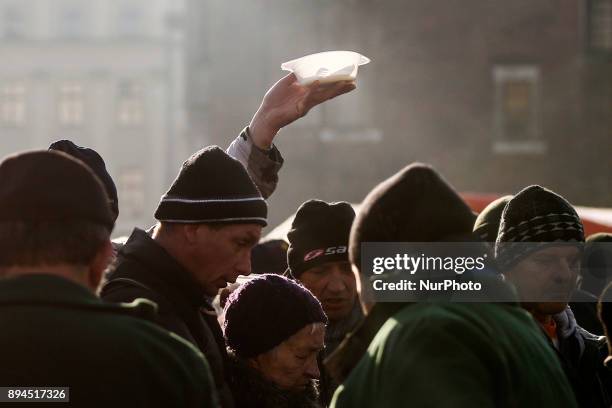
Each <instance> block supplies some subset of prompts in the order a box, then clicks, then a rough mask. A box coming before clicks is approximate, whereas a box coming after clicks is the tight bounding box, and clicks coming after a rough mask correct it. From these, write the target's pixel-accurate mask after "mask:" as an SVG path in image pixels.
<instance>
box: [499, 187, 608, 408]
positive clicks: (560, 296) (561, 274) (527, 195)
mask: <svg viewBox="0 0 612 408" xmlns="http://www.w3.org/2000/svg"><path fill="white" fill-rule="evenodd" d="M583 243H584V230H583V226H582V222H581V220H580V218H579V217H578V214H577V213H576V210H575V209H574V208H573V207H572V206H571V204H570V203H568V202H567V201H566V200H565V199H564V198H563V197H561V196H559V195H558V194H556V193H554V192H552V191H550V190H547V189H545V188H542V187H540V186H536V185H534V186H529V187H527V188H525V189H523V190H522V191H521V192H519V193H518V194H517V195H516V196H515V197H513V198H512V199H511V200H510V201H509V202H508V204H507V205H506V206H505V208H504V211H503V213H502V218H501V222H500V226H499V231H498V234H497V240H496V244H495V257H496V260H497V262H498V264H499V267H500V269H501V271H502V273H503V274H504V276H505V277H506V279H507V280H508V281H509V282H511V283H512V284H514V285H515V287H516V289H517V291H518V295H519V299H520V301H521V305H522V307H523V308H524V309H526V310H527V311H528V312H529V313H530V314H531V315H532V316H533V317H534V319H535V320H536V321H537V322H538V323H539V324H540V326H541V328H542V330H543V331H544V332H545V333H546V337H547V339H548V342H549V344H550V346H551V347H552V348H553V349H554V351H555V353H556V354H557V356H558V358H559V360H560V361H561V365H562V367H563V369H564V371H565V374H566V376H567V378H568V380H569V381H570V384H571V385H572V388H573V389H574V393H575V394H576V399H577V401H578V404H579V406H581V407H602V408H603V407H609V406H610V403H611V402H612V401H611V399H610V390H611V389H612V383H611V382H610V375H609V373H607V372H606V371H605V370H604V368H603V366H602V364H601V362H602V360H603V358H602V357H603V356H604V355H605V353H606V341H605V339H604V338H603V337H601V336H596V335H593V334H591V333H589V332H588V331H586V330H584V329H583V328H582V327H580V326H579V325H578V324H577V323H576V319H575V318H574V314H573V313H572V310H571V308H569V307H568V302H569V300H570V298H571V295H572V292H573V290H574V288H575V286H576V279H577V277H578V274H579V272H580V264H581V257H582V244H583Z"/></svg>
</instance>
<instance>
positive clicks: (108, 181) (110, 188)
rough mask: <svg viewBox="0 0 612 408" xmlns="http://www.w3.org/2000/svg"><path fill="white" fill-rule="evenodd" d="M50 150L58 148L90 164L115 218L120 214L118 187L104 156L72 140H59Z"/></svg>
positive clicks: (52, 144)
mask: <svg viewBox="0 0 612 408" xmlns="http://www.w3.org/2000/svg"><path fill="white" fill-rule="evenodd" d="M49 150H58V151H60V152H64V153H67V154H69V155H70V156H72V157H74V158H77V159H79V160H81V161H82V162H83V163H85V164H86V165H88V166H89V168H90V169H91V170H93V172H94V173H95V174H96V176H98V178H99V179H100V181H101V182H102V184H104V188H105V190H106V194H107V195H108V199H109V202H110V206H111V211H112V212H113V216H114V218H115V220H117V217H118V216H119V199H118V197H117V187H116V186H115V182H114V181H113V178H112V177H111V176H110V174H108V171H107V170H106V164H105V163H104V160H103V159H102V156H100V155H99V154H98V152H96V151H95V150H93V149H90V148H88V147H81V146H77V145H76V144H74V143H73V142H72V141H70V140H58V141H56V142H53V143H51V145H50V146H49Z"/></svg>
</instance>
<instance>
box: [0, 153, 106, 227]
mask: <svg viewBox="0 0 612 408" xmlns="http://www.w3.org/2000/svg"><path fill="white" fill-rule="evenodd" d="M77 220H78V221H90V222H92V223H95V224H99V225H102V226H105V227H108V229H109V231H111V230H112V229H113V225H114V223H115V220H114V218H113V215H112V214H111V210H110V206H109V203H108V197H107V195H106V192H105V190H104V186H103V185H102V183H101V182H100V180H99V179H98V177H97V176H96V175H95V174H94V173H93V171H92V170H91V169H90V168H89V167H87V166H86V165H85V164H83V162H81V161H80V160H77V159H74V158H73V157H71V156H69V155H67V154H65V153H61V152H57V151H47V150H40V151H29V152H25V153H19V154H15V155H12V156H8V157H6V158H5V159H4V160H3V161H2V163H0V222H1V221H11V222H12V221H23V222H70V221H77Z"/></svg>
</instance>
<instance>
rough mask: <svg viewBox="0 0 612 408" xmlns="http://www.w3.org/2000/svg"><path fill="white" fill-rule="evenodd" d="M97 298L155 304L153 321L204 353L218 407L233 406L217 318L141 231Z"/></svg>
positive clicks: (189, 279)
mask: <svg viewBox="0 0 612 408" xmlns="http://www.w3.org/2000/svg"><path fill="white" fill-rule="evenodd" d="M100 295H101V297H102V298H103V299H105V300H107V301H111V302H131V301H133V300H134V299H137V298H145V299H149V300H151V301H153V302H155V303H157V305H158V316H157V319H156V322H157V323H158V324H159V325H160V326H162V327H164V328H165V329H167V330H169V331H171V332H174V333H176V334H178V335H179V336H181V337H183V338H184V339H186V340H188V341H190V342H191V343H193V344H194V345H195V346H196V347H197V348H198V349H199V350H200V351H201V352H202V353H203V354H204V356H205V357H206V359H207V360H208V363H209V365H210V368H211V371H212V375H213V378H214V381H215V385H216V389H217V392H218V394H219V401H220V403H221V405H222V406H223V407H225V408H227V407H232V406H233V402H232V396H231V393H230V390H229V387H228V385H227V382H226V378H225V369H224V364H225V359H226V358H227V354H226V352H225V342H224V340H223V335H222V333H221V328H220V327H219V323H218V322H217V316H216V314H215V313H214V311H213V309H212V308H211V307H210V306H209V304H208V302H207V299H206V298H205V296H204V294H203V293H202V291H201V290H200V289H199V285H198V284H197V283H196V282H195V281H194V280H193V278H192V277H191V275H190V274H189V273H188V272H187V271H186V270H185V269H184V268H183V267H182V266H181V265H180V264H179V263H178V262H177V261H176V260H175V259H174V258H173V257H172V256H171V255H170V254H168V252H166V250H165V249H163V248H162V247H161V246H159V245H158V244H157V243H156V242H155V241H154V240H153V239H152V238H151V237H150V236H149V235H148V234H147V233H146V232H145V231H143V230H140V229H138V228H136V229H135V230H134V231H133V232H132V235H131V236H130V238H129V239H128V241H127V242H126V244H125V245H124V246H123V248H121V250H120V251H119V253H118V254H117V260H116V262H115V264H114V266H113V267H112V268H111V270H110V271H109V273H108V274H107V282H106V283H105V285H104V287H103V288H102V291H101V293H100Z"/></svg>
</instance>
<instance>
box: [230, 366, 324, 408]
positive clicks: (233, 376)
mask: <svg viewBox="0 0 612 408" xmlns="http://www.w3.org/2000/svg"><path fill="white" fill-rule="evenodd" d="M228 371H229V374H230V386H231V389H232V393H233V394H234V397H235V402H236V408H321V407H322V406H321V405H320V404H319V403H318V402H317V401H318V398H319V396H318V390H317V386H316V382H315V381H312V382H311V383H310V384H309V385H308V386H307V388H306V390H304V391H303V392H295V391H287V390H282V389H280V388H279V387H277V386H276V385H275V384H273V383H272V382H270V381H268V380H267V379H265V378H264V377H263V376H262V375H261V374H259V372H258V371H257V370H255V369H254V368H252V367H249V366H248V365H247V363H246V362H244V361H242V360H241V359H239V358H238V357H236V356H230V359H229V363H228Z"/></svg>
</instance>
